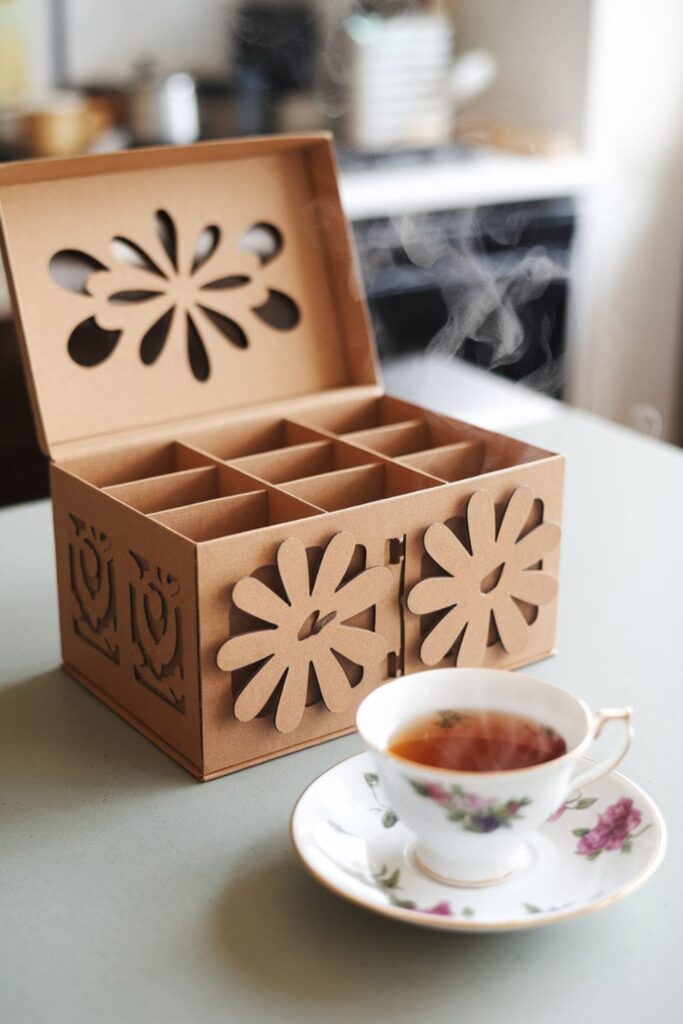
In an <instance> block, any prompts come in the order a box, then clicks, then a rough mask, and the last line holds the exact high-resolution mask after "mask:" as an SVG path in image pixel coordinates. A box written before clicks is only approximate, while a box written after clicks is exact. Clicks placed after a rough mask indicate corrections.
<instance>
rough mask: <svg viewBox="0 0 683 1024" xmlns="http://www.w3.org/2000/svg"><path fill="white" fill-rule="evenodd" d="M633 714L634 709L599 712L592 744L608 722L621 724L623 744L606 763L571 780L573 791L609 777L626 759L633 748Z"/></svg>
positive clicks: (601, 763) (613, 709) (611, 709)
mask: <svg viewBox="0 0 683 1024" xmlns="http://www.w3.org/2000/svg"><path fill="white" fill-rule="evenodd" d="M632 713H633V709H632V708H603V709H602V711H599V712H598V714H597V718H596V721H595V725H594V726H593V735H592V736H591V743H592V742H593V740H596V739H597V738H598V736H599V735H600V733H601V732H602V730H603V727H604V726H605V724H606V723H607V722H621V724H622V726H623V730H624V731H623V735H622V738H621V742H620V744H619V746H618V747H617V749H616V751H615V752H614V753H613V754H610V755H608V757H606V758H605V760H604V761H600V763H599V764H595V765H593V766H592V767H591V768H586V770H585V771H583V772H579V774H578V775H576V776H575V777H574V778H573V779H571V782H570V785H571V789H572V791H573V790H575V789H585V788H586V786H590V785H591V783H593V782H597V780H598V779H601V778H602V777H603V775H607V773H608V772H611V771H612V769H613V768H616V766H617V765H618V764H619V762H620V761H621V759H622V758H623V757H624V755H625V753H626V751H627V750H628V748H629V747H630V746H631V740H632V739H633V726H632V725H631V715H632Z"/></svg>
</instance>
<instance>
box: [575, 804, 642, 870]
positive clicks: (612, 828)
mask: <svg viewBox="0 0 683 1024" xmlns="http://www.w3.org/2000/svg"><path fill="white" fill-rule="evenodd" d="M641 820H642V815H641V813H640V811H639V810H638V809H637V808H636V807H634V806H633V800H630V799H629V798H628V797H622V798H621V800H617V802H616V803H615V804H610V806H609V807H608V808H607V809H606V810H605V811H603V812H602V814H600V815H599V816H598V823H597V825H595V826H594V827H593V828H592V829H590V831H589V832H586V834H585V835H583V836H581V839H580V840H579V845H578V846H577V848H576V852H577V853H579V854H583V855H584V856H587V857H591V856H597V855H598V854H599V853H600V852H601V851H602V850H621V848H622V847H623V846H624V844H625V843H626V842H627V840H628V838H629V835H630V833H631V832H632V831H633V829H634V828H637V827H638V825H640V822H641Z"/></svg>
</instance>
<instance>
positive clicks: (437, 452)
mask: <svg viewBox="0 0 683 1024" xmlns="http://www.w3.org/2000/svg"><path fill="white" fill-rule="evenodd" d="M485 455H486V446H485V444H484V443H483V441H460V442H458V443H457V444H448V445H443V446H442V447H441V448H428V449H427V450H426V451H422V452H414V453H413V454H412V455H402V456H400V458H399V461H400V462H402V463H403V465H404V466H411V467H412V468H413V469H419V470H422V471H423V472H425V473H430V474H431V476H436V477H439V479H441V480H443V481H445V482H448V483H454V482H455V481H456V480H467V479H468V478H469V477H472V476H477V475H478V474H479V473H481V469H482V466H483V464H484V458H485Z"/></svg>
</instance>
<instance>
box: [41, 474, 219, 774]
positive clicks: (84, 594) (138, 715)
mask: <svg viewBox="0 0 683 1024" xmlns="http://www.w3.org/2000/svg"><path fill="white" fill-rule="evenodd" d="M51 484H52V499H53V515H54V526H55V545H56V555H57V576H58V592H59V610H60V627H61V638H62V654H63V659H64V663H65V666H66V667H67V669H71V670H72V671H73V672H74V674H75V675H76V676H77V677H78V678H81V679H82V680H83V681H84V682H85V683H86V685H89V686H90V688H91V689H92V690H93V692H96V693H98V694H101V695H103V697H104V699H106V700H107V703H109V704H110V705H111V706H113V707H115V708H116V709H122V713H124V712H125V714H124V717H125V718H126V720H127V721H129V722H131V724H133V725H135V726H136V727H137V728H139V729H140V731H141V732H143V733H145V735H148V736H150V738H152V739H154V738H155V737H158V738H159V739H160V740H161V741H163V743H162V744H160V745H164V746H167V747H170V748H172V749H173V750H174V751H177V753H178V754H179V755H180V757H181V758H184V759H186V760H187V761H189V762H191V763H192V764H193V765H195V766H196V769H197V772H200V771H201V766H202V751H201V729H200V714H201V709H200V698H199V685H198V682H199V680H198V652H197V599H196V562H195V549H194V547H193V545H192V544H191V543H189V542H188V541H186V540H184V539H183V538H181V537H177V536H175V535H174V534H172V533H170V532H169V531H167V530H165V529H163V527H161V526H159V524H157V523H155V522H154V521H152V520H150V519H147V518H146V517H145V516H143V515H141V514H139V513H137V512H135V511H134V510H133V509H131V508H127V507H125V506H123V505H122V504H121V503H119V502H118V501H116V500H115V499H113V498H111V497H109V496H108V495H106V494H103V493H102V492H101V491H98V490H96V489H95V488H94V487H91V486H90V485H88V484H86V483H84V482H82V481H80V480H78V479H76V478H75V477H73V476H72V475H71V474H69V473H67V472H65V471H63V470H61V469H60V468H59V467H57V466H52V468H51Z"/></svg>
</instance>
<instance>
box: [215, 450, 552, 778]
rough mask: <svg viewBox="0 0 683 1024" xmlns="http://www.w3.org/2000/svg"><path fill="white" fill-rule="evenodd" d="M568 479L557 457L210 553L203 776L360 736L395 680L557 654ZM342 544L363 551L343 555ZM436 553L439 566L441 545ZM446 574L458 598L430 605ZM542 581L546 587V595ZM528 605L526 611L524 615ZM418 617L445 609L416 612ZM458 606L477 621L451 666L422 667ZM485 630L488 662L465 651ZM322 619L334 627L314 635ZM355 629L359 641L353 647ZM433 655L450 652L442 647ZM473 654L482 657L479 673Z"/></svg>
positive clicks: (233, 541)
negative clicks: (464, 585) (379, 689)
mask: <svg viewBox="0 0 683 1024" xmlns="http://www.w3.org/2000/svg"><path fill="white" fill-rule="evenodd" d="M563 466H564V460H563V459H562V457H560V456H553V457H551V458H547V459H545V460H542V461H539V462H533V463H528V464H524V465H520V466H516V467H514V468H511V469H506V470H502V471H500V472H498V473H489V474H487V475H486V476H485V477H483V478H480V479H474V480H472V479H470V480H466V481H462V482H456V483H453V484H445V485H441V486H436V487H431V488H430V489H428V490H424V491H418V492H416V493H412V494H401V495H400V496H397V497H387V498H386V499H384V500H379V501H374V502H373V503H371V504H366V505H362V506H359V507H355V508H351V509H342V510H340V511H335V512H330V513H328V514H326V515H321V516H317V517H314V518H311V519H302V520H300V521H298V522H296V523H290V524H287V525H283V526H277V527H272V528H270V529H268V530H267V531H261V532H260V533H258V534H257V533H251V534H246V535H244V536H243V537H229V538H224V539H218V540H214V541H211V542H209V543H206V544H203V545H200V546H199V549H198V594H199V618H200V646H201V677H202V691H203V730H204V753H205V759H204V774H205V777H211V776H215V775H217V774H222V773H225V772H227V771H231V770H234V769H235V768H238V767H242V766H246V765H248V764H253V763H256V762H258V761H259V760H265V759H268V758H271V757H274V756H277V755H278V754H284V753H287V752H289V751H292V750H295V749H299V748H301V747H303V746H308V745H310V744H313V743H316V742H319V741H322V740H325V739H330V738H332V737H334V736H336V735H339V734H340V733H342V732H344V731H346V730H348V729H350V728H353V725H354V721H355V712H356V708H357V706H358V704H359V703H360V701H361V700H362V699H363V697H365V696H366V694H367V693H368V692H370V691H371V690H372V689H373V688H374V687H376V686H377V685H379V684H380V683H381V682H383V681H384V680H385V679H387V678H391V677H392V676H396V675H400V674H402V673H404V672H414V671H419V670H421V669H424V668H427V667H430V665H431V664H437V665H443V666H446V665H453V664H459V665H462V664H483V665H487V666H491V667H497V668H512V667H516V666H519V665H523V664H527V663H529V662H532V661H534V660H537V659H539V658H542V657H544V656H546V655H547V654H549V653H551V652H552V649H553V645H554V638H555V619H556V610H557V598H556V593H557V574H558V570H559V529H556V528H555V527H552V526H550V524H557V523H559V522H560V520H561V513H562V487H563ZM361 472H366V471H361ZM368 473H369V474H370V475H371V473H372V470H369V471H368ZM305 486H306V487H307V488H309V487H315V486H316V484H315V483H309V482H308V481H306V482H305ZM321 486H322V485H321ZM473 496H478V497H476V500H475V501H474V504H473V505H471V502H472V499H473ZM307 498H308V500H311V496H310V494H308V495H307ZM328 500H329V495H322V496H321V501H323V502H326V501H328ZM434 524H440V525H439V526H437V528H436V533H437V540H438V539H439V538H438V535H439V534H442V533H444V532H445V533H446V534H447V535H448V536H449V537H451V538H452V541H451V542H449V541H448V539H446V542H445V552H444V554H443V558H442V561H443V562H444V563H445V564H444V565H439V564H438V563H436V562H435V560H434V558H433V557H432V556H431V555H430V554H429V552H428V550H427V547H426V546H425V543H426V542H425V536H426V533H427V531H428V530H429V529H430V527H432V528H433V527H434ZM463 524H464V527H463ZM542 524H548V525H549V526H550V528H549V529H547V530H546V529H545V525H543V527H542V529H541V531H540V534H539V532H538V528H539V526H542ZM340 532H343V533H346V534H350V538H351V539H350V540H347V541H346V543H345V544H342V542H340V541H339V540H338V535H339V534H340ZM468 532H469V536H468ZM527 538H529V539H527ZM441 539H443V537H442V538H441ZM523 542H525V543H524V545H523V547H522V549H521V551H520V550H519V545H521V544H522V543H523ZM429 546H430V548H431V550H432V553H433V554H437V555H438V554H439V553H440V552H441V547H440V546H439V544H438V543H434V544H431V545H429ZM359 548H360V549H362V556H361V557H360V558H359V557H358V550H359ZM453 551H455V552H456V553H459V554H460V557H461V560H462V562H463V570H466V571H465V572H464V575H465V576H466V578H467V580H468V581H469V582H468V588H469V589H466V590H465V591H464V592H463V591H462V590H460V591H458V590H457V587H458V586H459V585H460V580H459V574H458V572H457V566H455V567H454V564H453V562H452V560H451V562H449V561H448V559H449V557H450V558H451V559H452V558H453V557H454V556H453ZM529 559H532V561H529ZM335 560H336V561H335ZM333 563H335V564H334V567H333ZM522 563H527V564H524V566H522ZM449 568H450V569H451V570H452V572H451V573H449ZM527 570H528V572H529V573H531V574H532V575H531V579H532V580H533V582H530V581H529V579H527V578H526V577H525V578H524V580H523V581H522V584H521V585H520V584H519V578H521V576H525V574H526V572H527ZM321 573H322V577H321ZM368 573H369V575H368ZM364 574H365V577H364ZM449 575H451V576H455V577H457V579H456V580H455V582H454V583H453V585H452V586H451V588H450V589H449V587H448V585H447V584H446V585H445V584H443V583H437V591H438V592H437V595H436V596H435V597H434V596H430V593H429V591H430V590H431V589H433V588H432V587H427V588H426V594H427V596H426V598H423V600H422V602H420V600H419V599H418V601H417V602H415V601H414V600H413V599H411V597H410V595H411V591H413V590H414V589H415V588H417V587H418V585H419V584H421V583H423V581H429V580H431V579H432V578H436V579H440V580H442V581H443V580H444V579H446V580H447V579H448V577H449ZM540 576H543V577H546V576H547V577H548V580H547V581H546V582H543V581H541V582H539V580H540ZM321 579H322V582H320V580H321ZM330 581H332V582H333V583H334V586H332V585H331V583H330ZM340 581H341V582H340ZM482 584H483V586H482ZM439 588H441V590H439ZM499 588H500V589H499ZM517 590H519V591H520V593H521V594H522V595H523V596H525V597H526V599H527V600H525V601H521V600H518V599H517V598H516V597H515V591H517ZM440 593H443V594H444V595H445V596H443V599H442V598H441V597H440V596H439V594H440ZM454 595H455V596H454ZM536 599H537V600H538V602H539V603H538V604H533V600H536ZM439 602H441V605H442V606H443V607H436V606H437V605H438V604H439ZM421 603H422V604H423V605H424V604H425V603H426V605H427V606H428V607H431V606H434V608H433V610H432V611H431V612H427V613H425V614H420V613H418V611H411V609H410V605H411V604H413V606H414V607H415V608H416V609H420V608H421ZM456 604H460V605H461V606H462V607H463V608H465V607H466V608H467V609H468V613H467V615H466V616H465V621H464V622H463V623H462V624H461V625H460V628H459V629H458V630H457V631H455V632H454V634H453V635H452V636H451V637H450V639H449V640H448V642H446V640H442V641H441V643H442V645H443V644H445V650H444V653H443V657H439V658H437V659H434V658H433V657H432V655H433V650H432V651H431V653H430V646H429V645H428V646H427V648H426V653H427V655H428V656H429V658H430V660H429V662H425V660H424V657H423V653H424V651H425V648H424V644H425V640H426V639H427V638H428V636H429V634H430V632H431V631H432V630H433V628H434V626H435V625H437V624H438V623H439V622H440V621H441V620H442V619H445V618H446V616H447V615H448V614H449V613H450V610H451V609H452V608H453V607H454V606H455V605H456ZM510 605H513V606H514V607H513V609H512V613H510V607H509V606H510ZM517 608H518V609H520V615H521V616H522V620H523V625H522V624H521V623H520V622H519V619H518V617H517V616H516V615H515V609H517ZM498 609H504V610H505V612H506V613H507V617H506V614H504V611H503V610H499V611H498V615H496V610H498ZM350 612H353V613H354V614H353V615H349V613H350ZM484 616H485V617H486V630H485V634H486V635H485V636H484V639H483V642H482V643H481V645H480V648H476V647H474V646H472V644H470V648H468V647H467V646H466V647H465V649H464V652H463V650H462V648H463V643H464V639H463V633H464V632H465V630H466V629H469V628H470V626H469V622H470V621H472V622H474V623H475V626H474V629H475V630H476V631H477V632H478V633H479V634H481V632H482V630H483V626H482V625H481V621H482V620H483V618H484ZM511 616H512V622H513V626H512V627H510V625H509V619H510V617H511ZM311 619H313V621H314V623H315V622H316V621H317V622H318V623H320V622H322V623H323V628H322V629H320V631H319V632H318V633H316V634H314V635H313V636H312V635H311V632H310V628H309V627H310V623H311ZM498 619H499V620H500V622H499V623H498ZM346 626H351V627H353V629H354V632H353V633H348V634H344V628H345V627H346ZM447 628H448V627H447V626H446V627H442V630H443V629H446V630H447ZM503 637H504V640H505V643H507V648H506V646H505V643H504V642H503ZM437 639H438V634H437ZM431 648H432V649H435V650H436V653H437V654H438V653H440V652H439V649H438V644H437V645H436V646H435V645H434V642H432V644H431ZM508 648H509V649H508ZM469 650H474V651H475V653H476V658H473V657H470V658H469V660H468V651H469ZM337 654H341V655H343V657H342V658H341V659H340V658H337V657H336V655H337ZM477 658H478V660H477ZM354 659H355V660H354ZM302 666H303V667H302ZM285 672H286V675H285ZM279 716H280V721H278V717H279Z"/></svg>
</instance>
